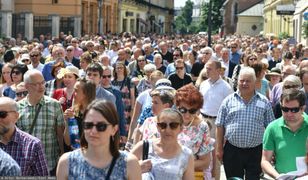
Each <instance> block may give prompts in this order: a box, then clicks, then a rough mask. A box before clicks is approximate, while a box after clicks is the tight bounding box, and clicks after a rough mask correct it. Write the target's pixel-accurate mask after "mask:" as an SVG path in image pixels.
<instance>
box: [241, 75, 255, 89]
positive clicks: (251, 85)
mask: <svg viewBox="0 0 308 180" xmlns="http://www.w3.org/2000/svg"><path fill="white" fill-rule="evenodd" d="M238 86H239V91H240V92H241V94H251V93H253V92H254V90H255V80H254V79H253V76H252V75H250V74H242V75H240V76H239V80H238Z"/></svg>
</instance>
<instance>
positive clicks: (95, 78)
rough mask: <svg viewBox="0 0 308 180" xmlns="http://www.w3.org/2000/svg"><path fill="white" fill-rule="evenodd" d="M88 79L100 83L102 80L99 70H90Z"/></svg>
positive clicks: (96, 83)
mask: <svg viewBox="0 0 308 180" xmlns="http://www.w3.org/2000/svg"><path fill="white" fill-rule="evenodd" d="M87 79H89V80H91V81H93V82H94V83H95V85H96V86H98V85H99V83H100V82H101V77H100V74H99V72H98V71H88V72H87Z"/></svg>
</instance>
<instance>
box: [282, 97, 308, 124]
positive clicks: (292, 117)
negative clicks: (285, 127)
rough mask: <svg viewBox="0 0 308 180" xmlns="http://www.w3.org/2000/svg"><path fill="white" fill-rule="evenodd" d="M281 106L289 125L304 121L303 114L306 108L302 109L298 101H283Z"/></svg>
mask: <svg viewBox="0 0 308 180" xmlns="http://www.w3.org/2000/svg"><path fill="white" fill-rule="evenodd" d="M281 106H282V107H281V112H282V116H283V119H284V120H285V122H286V123H287V124H294V123H298V122H300V121H302V120H303V117H302V114H303V112H304V110H305V106H302V107H300V106H299V103H298V101H297V100H292V101H285V100H283V101H282V104H281ZM292 111H293V112H292Z"/></svg>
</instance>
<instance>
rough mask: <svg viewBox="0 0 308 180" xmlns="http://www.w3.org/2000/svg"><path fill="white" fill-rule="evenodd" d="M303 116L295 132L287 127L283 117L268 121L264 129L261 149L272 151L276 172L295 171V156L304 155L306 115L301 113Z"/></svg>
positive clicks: (306, 127)
mask: <svg viewBox="0 0 308 180" xmlns="http://www.w3.org/2000/svg"><path fill="white" fill-rule="evenodd" d="M303 117H304V121H303V124H302V126H301V127H300V128H299V129H298V130H297V131H296V132H293V131H291V130H290V129H289V127H288V126H287V125H286V123H285V121H284V119H283V117H280V118H279V119H277V120H275V121H273V122H272V123H270V124H269V125H268V127H267V128H266V130H265V133H264V138H263V149H264V150H268V151H273V152H274V154H275V159H276V163H275V169H276V170H277V171H278V173H287V172H290V171H295V170H296V157H303V156H305V155H306V139H307V137H308V116H307V114H306V113H303Z"/></svg>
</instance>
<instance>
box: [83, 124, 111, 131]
mask: <svg viewBox="0 0 308 180" xmlns="http://www.w3.org/2000/svg"><path fill="white" fill-rule="evenodd" d="M108 125H111V124H107V123H104V122H98V123H96V124H94V123H93V122H84V123H83V128H84V129H92V128H93V126H95V128H96V130H97V131H99V132H104V131H105V130H106V129H107V126H108Z"/></svg>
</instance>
